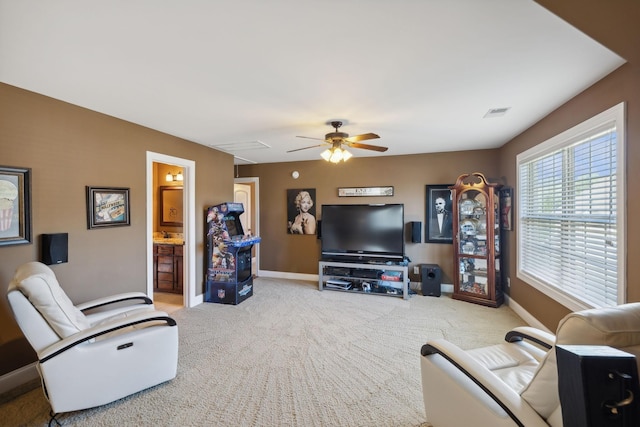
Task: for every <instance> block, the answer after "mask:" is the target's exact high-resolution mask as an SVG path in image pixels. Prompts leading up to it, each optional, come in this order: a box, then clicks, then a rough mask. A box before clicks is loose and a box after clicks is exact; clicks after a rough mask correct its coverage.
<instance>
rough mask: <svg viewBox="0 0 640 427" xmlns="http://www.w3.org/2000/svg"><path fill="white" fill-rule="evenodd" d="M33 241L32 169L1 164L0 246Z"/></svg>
mask: <svg viewBox="0 0 640 427" xmlns="http://www.w3.org/2000/svg"><path fill="white" fill-rule="evenodd" d="M25 243H31V169H29V168H17V167H10V166H0V246H7V245H20V244H25Z"/></svg>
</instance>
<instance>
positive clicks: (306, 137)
mask: <svg viewBox="0 0 640 427" xmlns="http://www.w3.org/2000/svg"><path fill="white" fill-rule="evenodd" d="M296 138H305V139H315V140H316V141H326V140H325V139H323V138H313V137H310V136H300V135H296Z"/></svg>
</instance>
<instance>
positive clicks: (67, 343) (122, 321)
mask: <svg viewBox="0 0 640 427" xmlns="http://www.w3.org/2000/svg"><path fill="white" fill-rule="evenodd" d="M7 298H8V300H9V305H10V306H11V309H12V311H13V314H14V316H15V319H16V321H17V323H18V325H19V326H20V328H21V329H22V332H23V333H24V335H25V337H26V338H27V340H28V341H29V343H30V344H31V346H32V347H33V349H34V350H35V351H36V353H37V355H38V362H37V368H38V371H39V373H40V376H41V379H42V387H43V389H44V393H45V395H46V397H47V399H48V400H49V403H50V405H51V409H52V417H55V414H57V413H62V412H69V411H76V410H81V409H86V408H91V407H95V406H100V405H104V404H106V403H109V402H112V401H114V400H117V399H120V398H122V397H125V396H127V395H129V394H132V393H135V392H138V391H141V390H144V389H146V388H149V387H151V386H154V385H157V384H159V383H162V382H165V381H168V380H171V379H173V378H174V377H175V376H176V372H177V361H178V327H177V325H176V322H175V321H174V320H173V319H172V318H171V317H169V316H167V314H166V313H164V312H162V311H156V310H155V309H154V306H153V304H152V302H151V300H150V299H149V298H147V297H146V295H144V294H142V293H138V292H131V293H125V294H119V295H114V296H112V297H106V298H100V299H97V300H94V301H90V302H87V303H84V304H79V305H77V306H74V305H73V303H72V302H71V300H70V299H69V298H68V297H67V295H66V294H65V292H64V291H63V290H62V288H61V287H60V285H59V284H58V281H57V280H56V277H55V274H54V273H53V271H52V270H51V269H50V268H49V267H48V266H46V265H44V264H41V263H39V262H29V263H26V264H24V265H22V266H20V267H19V268H18V269H17V271H16V273H15V276H14V277H13V280H12V281H11V283H10V285H9V288H8V293H7Z"/></svg>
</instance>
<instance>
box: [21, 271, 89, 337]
mask: <svg viewBox="0 0 640 427" xmlns="http://www.w3.org/2000/svg"><path fill="white" fill-rule="evenodd" d="M13 290H19V291H20V292H22V293H23V294H24V295H25V296H26V297H27V298H28V299H29V302H31V304H33V306H34V307H35V308H36V309H37V310H38V312H40V314H41V315H42V317H44V318H45V320H46V321H47V323H49V325H50V326H51V327H52V328H53V330H55V331H56V333H57V334H58V335H59V336H60V337H61V338H66V337H68V336H71V335H73V334H76V333H78V332H80V331H82V330H84V329H87V328H89V327H90V324H89V321H88V320H87V318H86V317H85V315H84V314H83V313H82V312H81V311H80V310H78V309H77V308H76V307H75V306H74V305H73V303H72V302H71V300H70V299H69V297H68V296H67V294H66V293H65V292H64V290H63V289H62V288H61V287H60V284H59V283H58V280H57V279H56V276H55V274H54V272H53V270H51V269H50V268H49V267H47V266H46V265H44V264H42V263H40V262H36V261H32V262H28V263H26V264H23V265H21V266H20V267H18V269H17V270H16V273H15V275H14V277H13V280H11V283H10V284H9V288H8V292H11V291H13Z"/></svg>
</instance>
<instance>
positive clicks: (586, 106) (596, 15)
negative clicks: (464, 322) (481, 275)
mask: <svg viewBox="0 0 640 427" xmlns="http://www.w3.org/2000/svg"><path fill="white" fill-rule="evenodd" d="M537 2H538V3H540V4H541V5H543V6H545V7H547V8H548V9H549V10H550V11H551V12H553V13H556V14H558V15H559V16H560V17H561V18H563V19H565V20H566V21H567V22H569V23H570V24H572V25H574V26H576V27H577V28H578V29H580V30H581V31H583V32H585V33H586V34H587V35H589V36H591V37H593V38H595V39H596V40H598V41H600V42H601V43H603V44H604V45H605V46H606V47H608V48H609V49H611V50H613V51H615V52H617V53H618V54H619V55H621V56H623V57H624V58H625V59H626V60H627V64H625V65H623V66H622V67H620V68H619V69H618V70H616V71H614V72H613V73H611V74H610V75H608V76H607V77H605V78H604V79H602V80H601V81H599V82H598V83H596V84H594V85H593V86H592V87H590V88H589V89H587V90H585V91H584V92H583V93H581V94H579V95H577V96H576V97H575V98H573V99H571V100H570V101H569V102H567V103H566V104H565V105H563V106H561V107H560V108H558V109H557V110H556V111H554V112H553V113H552V114H550V115H548V116H547V117H545V118H544V119H543V120H541V121H540V122H538V123H537V124H536V125H534V126H532V127H531V128H530V129H528V130H527V131H526V132H523V133H522V134H521V135H519V136H518V137H516V138H515V139H513V140H512V141H511V142H510V143H508V144H506V145H505V146H504V147H502V149H501V150H500V158H501V160H500V171H501V175H504V176H505V177H506V178H507V181H508V182H509V184H510V185H512V186H515V177H516V164H515V162H516V155H517V154H518V153H520V152H522V151H525V150H527V149H528V148H530V147H532V146H534V145H536V144H538V143H540V142H543V141H545V140H547V139H549V138H551V137H553V136H555V135H557V134H559V133H561V132H563V131H564V130H566V129H569V128H571V127H573V126H575V125H577V124H578V123H581V122H583V121H584V120H587V119H589V118H591V117H593V116H595V115H596V114H598V113H600V112H602V111H604V110H606V109H608V108H610V107H612V106H614V105H616V104H618V103H620V102H625V103H626V107H627V141H626V142H627V143H626V158H627V162H626V165H625V166H626V168H627V174H626V184H627V197H626V204H627V209H626V212H627V214H626V215H627V223H626V234H627V236H637V235H638V234H639V233H640V224H639V223H638V222H637V221H633V218H630V217H629V215H630V213H633V212H637V211H638V209H640V198H639V197H637V196H638V195H639V194H640V50H639V49H638V45H637V41H638V40H640V27H639V26H638V25H637V22H635V21H636V20H637V17H638V16H640V2H634V1H624V0H614V1H604V0H587V1H584V0H538V1H537ZM508 237H509V239H508V241H507V242H505V243H506V244H508V245H509V247H510V248H511V251H510V252H511V254H512V256H511V258H510V260H509V263H508V265H506V266H505V267H506V268H508V269H509V270H510V271H512V272H514V273H513V274H511V291H510V295H511V297H512V298H513V299H514V300H515V301H517V302H518V303H519V304H520V305H522V306H523V307H524V309H525V310H527V311H528V312H529V313H531V314H532V315H533V316H534V317H536V318H537V319H539V320H540V321H542V322H543V323H544V324H545V325H546V326H547V327H548V328H550V329H552V330H555V327H556V326H557V324H558V322H559V321H560V319H561V318H562V317H563V316H564V315H566V314H567V313H568V312H569V310H568V309H567V308H565V307H564V306H561V305H560V304H558V303H556V302H555V301H553V300H551V299H550V298H548V297H546V296H545V295H543V294H542V293H540V292H538V291H537V290H535V289H534V288H532V287H531V286H529V285H528V284H527V283H525V282H523V281H521V280H518V279H517V278H516V277H515V268H516V267H515V248H516V237H517V235H516V232H513V233H509V236H508ZM626 245H627V301H628V302H635V301H640V283H638V281H637V280H634V278H635V276H634V271H633V265H634V262H635V261H636V260H637V259H638V258H639V257H640V242H638V239H634V238H629V237H627V239H626Z"/></svg>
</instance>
